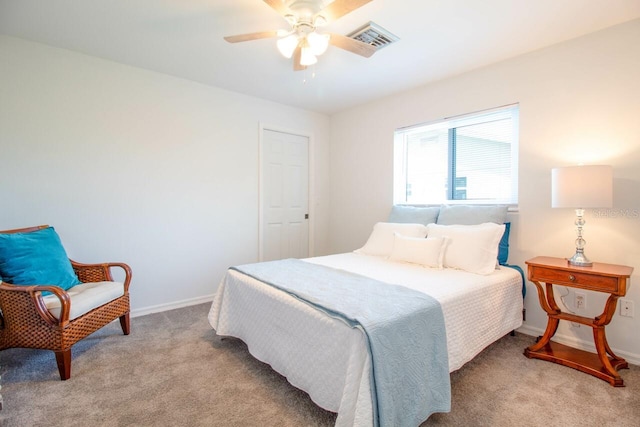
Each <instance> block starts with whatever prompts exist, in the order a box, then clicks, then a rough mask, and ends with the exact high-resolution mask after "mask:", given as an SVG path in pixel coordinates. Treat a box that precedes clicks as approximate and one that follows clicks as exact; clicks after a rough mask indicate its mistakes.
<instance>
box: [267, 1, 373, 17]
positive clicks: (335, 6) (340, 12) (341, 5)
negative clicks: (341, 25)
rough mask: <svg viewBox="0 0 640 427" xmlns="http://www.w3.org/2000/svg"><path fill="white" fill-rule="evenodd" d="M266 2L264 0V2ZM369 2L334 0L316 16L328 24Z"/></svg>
mask: <svg viewBox="0 0 640 427" xmlns="http://www.w3.org/2000/svg"><path fill="white" fill-rule="evenodd" d="M265 1H266V0H265ZM370 1H371V0H335V1H334V2H333V3H331V4H330V5H329V6H327V7H325V8H324V9H322V10H321V11H320V12H319V13H318V15H322V16H323V17H324V18H325V19H326V20H327V21H328V22H329V21H335V20H336V19H338V18H340V17H342V16H344V15H346V14H347V13H349V12H353V11H354V10H356V9H358V8H360V7H362V6H364V5H365V4H367V3H369V2H370Z"/></svg>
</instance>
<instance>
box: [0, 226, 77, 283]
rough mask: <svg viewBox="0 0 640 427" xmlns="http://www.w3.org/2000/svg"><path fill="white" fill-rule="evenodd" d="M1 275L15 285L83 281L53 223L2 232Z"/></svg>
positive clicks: (0, 249) (0, 237)
mask: <svg viewBox="0 0 640 427" xmlns="http://www.w3.org/2000/svg"><path fill="white" fill-rule="evenodd" d="M0 278H2V281H3V282H7V283H11V284H13V285H55V286H59V287H61V288H62V289H64V290H67V289H69V288H71V287H72V286H75V285H78V284H80V283H81V282H80V280H78V276H77V275H76V273H75V271H73V267H72V266H71V261H69V258H68V257H67V253H66V252H65V250H64V248H63V247H62V242H61V241H60V237H58V234H57V233H56V231H55V230H54V229H53V227H48V228H43V229H42V230H37V231H32V232H28V233H13V234H0Z"/></svg>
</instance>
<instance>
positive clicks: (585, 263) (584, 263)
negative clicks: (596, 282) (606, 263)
mask: <svg viewBox="0 0 640 427" xmlns="http://www.w3.org/2000/svg"><path fill="white" fill-rule="evenodd" d="M567 261H569V264H571V265H575V266H578V267H591V266H592V265H593V262H591V260H589V258H587V256H586V255H585V254H584V252H580V251H578V252H576V253H575V254H574V255H573V256H572V257H571V258H569V259H568V260H567Z"/></svg>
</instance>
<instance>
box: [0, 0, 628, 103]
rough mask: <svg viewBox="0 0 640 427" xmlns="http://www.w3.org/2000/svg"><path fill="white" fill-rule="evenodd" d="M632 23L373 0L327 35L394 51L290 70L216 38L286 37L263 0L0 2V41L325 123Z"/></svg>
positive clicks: (462, 3) (523, 9) (496, 6)
mask: <svg viewBox="0 0 640 427" xmlns="http://www.w3.org/2000/svg"><path fill="white" fill-rule="evenodd" d="M639 17H640V0H373V1H372V2H370V3H368V4H366V5H364V6H363V7H361V8H360V9H358V10H356V11H354V12H351V13H350V14H348V15H345V16H343V17H342V18H340V19H339V20H337V21H335V22H332V23H330V24H329V25H327V26H326V27H325V30H326V31H328V32H333V33H340V34H345V35H346V34H348V33H350V32H351V31H353V30H355V29H357V28H358V27H360V26H362V25H364V24H365V23H367V22H369V21H373V22H375V23H376V24H378V25H380V26H382V27H384V28H385V29H387V30H389V31H390V32H392V33H394V34H395V35H397V36H398V37H400V41H399V42H397V43H395V44H393V45H391V46H388V47H386V48H384V49H382V50H380V51H378V52H376V54H375V55H373V56H372V57H371V58H368V59H367V58H363V57H360V56H357V55H354V54H352V53H349V52H346V51H343V50H341V49H338V48H336V47H330V48H329V50H328V51H327V52H326V53H325V54H324V55H322V56H321V57H319V61H318V64H316V65H315V66H313V67H310V69H309V70H307V71H298V72H294V71H293V69H292V65H291V60H287V59H285V58H283V57H282V56H281V55H280V54H279V53H278V51H277V49H276V46H275V39H263V40H255V41H250V42H245V43H237V44H229V43H227V42H225V41H224V40H223V39H222V37H223V36H226V35H235V34H241V33H249V32H256V31H265V30H273V29H279V28H287V24H286V21H285V20H284V19H283V18H282V17H281V16H280V15H278V14H277V13H276V12H275V11H274V10H273V9H272V8H271V7H269V6H268V5H267V4H265V3H264V2H263V1H262V0H81V1H79V0H0V33H3V34H7V35H10V36H15V37H21V38H24V39H28V40H33V41H36V42H41V43H45V44H48V45H51V46H56V47H61V48H65V49H70V50H73V51H77V52H82V53H86V54H89V55H93V56H96V57H100V58H105V59H109V60H112V61H116V62H120V63H123V64H128V65H132V66H135V67H140V68H144V69H148V70H154V71H158V72H161V73H166V74H170V75H173V76H178V77H183V78H185V79H189V80H193V81H197V82H201V83H204V84H207V85H211V86H216V87H220V88H224V89H228V90H231V91H235V92H240V93H244V94H248V95H252V96H257V97H260V98H265V99H268V100H272V101H276V102H279V103H283V104H287V105H292V106H296V107H301V108H305V109H308V110H313V111H318V112H322V113H328V114H331V113H333V112H336V111H339V110H341V109H344V108H347V107H351V106H354V105H357V104H360V103H363V102H367V101H369V100H372V99H375V98H380V97H383V96H386V95H389V94H392V93H395V92H399V91H404V90H407V89H410V88H412V87H416V86H420V85H423V84H426V83H428V82H431V81H435V80H439V79H443V78H446V77H448V76H452V75H456V74H460V73H463V72H465V71H469V70H471V69H475V68H478V67H482V66H485V65H488V64H491V63H494V62H497V61H501V60H504V59H507V58H510V57H513V56H516V55H519V54H522V53H525V52H530V51H533V50H536V49H540V48H542V47H545V46H549V45H551V44H555V43H558V42H561V41H564V40H568V39H571V38H575V37H578V36H581V35H584V34H587V33H590V32H593V31H597V30H600V29H603V28H606V27H610V26H613V25H616V24H619V23H622V22H625V21H630V20H632V19H636V18H639ZM312 71H313V72H315V77H313V73H312Z"/></svg>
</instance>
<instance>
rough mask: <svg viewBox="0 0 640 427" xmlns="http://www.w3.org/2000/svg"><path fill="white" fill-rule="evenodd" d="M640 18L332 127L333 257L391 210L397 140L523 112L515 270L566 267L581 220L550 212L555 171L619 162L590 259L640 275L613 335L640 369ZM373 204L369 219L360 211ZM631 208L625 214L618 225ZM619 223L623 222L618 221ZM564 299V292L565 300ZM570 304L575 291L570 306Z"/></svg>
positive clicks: (531, 329) (578, 333)
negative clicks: (511, 109) (453, 119)
mask: <svg viewBox="0 0 640 427" xmlns="http://www.w3.org/2000/svg"><path fill="white" fill-rule="evenodd" d="M638 46H640V20H635V21H632V22H629V23H626V24H623V25H620V26H617V27H613V28H610V29H607V30H604V31H601V32H598V33H593V34H591V35H587V36H584V37H581V38H579V39H575V40H572V41H569V42H566V43H562V44H559V45H556V46H552V47H549V48H546V49H543V50H540V51H536V52H532V53H530V54H527V55H524V56H520V57H518V58H515V59H512V60H508V61H505V62H502V63H499V64H495V65H492V66H489V67H486V68H482V69H478V70H476V71H473V72H470V73H466V74H463V75H460V76H457V77H455V78H451V79H447V80H444V81H440V82H437V83H435V84H431V85H428V86H424V87H422V88H420V89H418V90H412V91H410V92H407V93H402V94H398V95H395V96H391V97H389V98H386V99H383V100H379V101H377V102H372V103H369V104H366V105H362V106H359V107H357V108H353V109H350V110H347V111H343V112H341V113H339V114H335V115H334V116H332V118H331V126H332V134H331V173H332V176H331V177H332V180H331V207H332V209H331V220H330V231H331V239H330V241H331V251H332V252H344V251H349V250H353V249H356V248H357V247H359V246H361V245H362V244H363V243H364V242H365V241H366V238H367V236H368V234H369V232H370V231H371V227H372V225H373V224H374V223H375V222H376V221H380V220H384V219H385V218H386V216H387V215H388V213H389V210H390V208H391V204H392V179H393V151H392V141H393V132H394V130H395V129H396V128H399V127H402V126H406V125H411V124H416V123H422V122H429V121H432V120H437V119H441V118H444V117H448V116H454V115H459V114H463V113H469V112H473V111H478V110H483V109H487V108H492V107H498V106H501V105H505V104H511V103H515V102H518V103H520V188H519V193H520V201H519V212H518V213H516V214H510V219H511V221H512V234H511V252H510V262H512V263H516V264H518V265H521V266H523V267H524V265H525V264H524V261H525V260H527V259H529V258H531V257H534V256H537V255H548V256H557V257H568V256H571V255H572V254H573V251H574V249H575V246H574V244H573V241H574V239H575V229H574V226H573V220H574V212H573V211H572V210H569V209H567V210H565V209H552V208H551V194H550V192H551V191H550V175H551V172H550V171H551V169H552V168H553V167H556V166H565V165H573V164H578V163H581V162H582V163H586V164H598V163H599V164H610V165H612V166H613V168H614V181H615V182H614V209H613V210H610V211H607V212H605V213H606V214H608V215H609V216H608V217H596V216H595V215H594V211H587V214H586V220H587V227H586V230H585V237H586V240H587V242H588V243H587V247H586V253H587V255H588V256H589V257H590V258H591V259H593V260H596V261H599V262H607V263H616V264H623V265H629V266H633V267H635V269H636V270H635V272H634V274H633V276H632V279H631V283H632V286H631V289H630V290H629V292H628V293H627V298H628V299H630V300H632V301H634V303H635V307H636V314H635V317H634V318H633V319H630V318H626V317H620V316H618V315H616V316H615V317H614V319H613V321H612V323H611V325H610V326H609V327H608V328H607V335H608V338H609V342H610V344H611V346H612V347H613V348H614V350H618V351H619V353H620V355H621V356H623V357H627V358H628V360H630V361H633V362H634V363H637V364H638V363H640V336H639V335H638V334H637V331H638V330H640V49H638ZM363 206H366V207H367V208H366V209H363V208H362V207H363ZM624 210H629V211H628V212H627V213H628V214H629V215H627V216H621V214H622V213H623V212H624ZM614 216H615V217H614ZM561 293H563V292H561ZM565 299H566V301H567V302H568V303H570V302H572V301H573V291H570V294H569V295H568V296H567V297H566V298H565ZM603 303H604V295H602V294H598V293H593V292H588V293H587V309H586V314H588V315H596V314H600V312H601V310H602V305H603ZM525 306H526V308H527V322H526V324H525V327H524V328H522V331H524V332H527V333H530V334H535V335H537V334H540V333H541V332H542V331H543V329H544V327H545V325H546V317H545V314H544V312H543V311H542V309H541V308H540V307H539V304H538V300H537V294H536V290H535V288H534V286H533V284H531V283H529V284H528V294H527V297H526V301H525ZM565 323H566V322H561V327H560V329H559V331H558V334H557V337H560V338H561V339H562V340H563V341H565V342H568V343H574V344H576V345H579V346H583V347H584V348H591V349H592V348H593V345H592V331H591V328H588V327H585V326H581V327H573V326H571V325H567V324H565Z"/></svg>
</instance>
